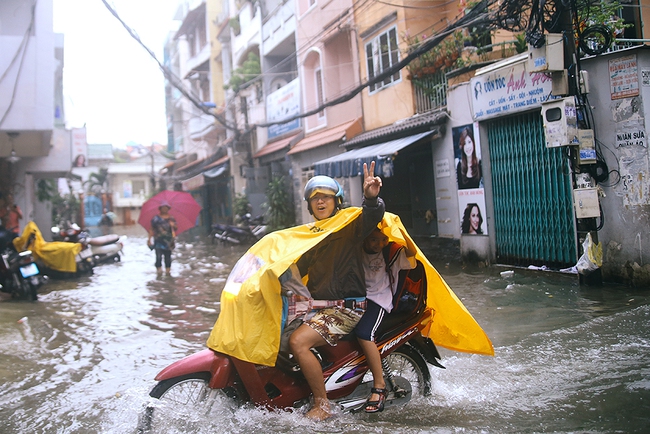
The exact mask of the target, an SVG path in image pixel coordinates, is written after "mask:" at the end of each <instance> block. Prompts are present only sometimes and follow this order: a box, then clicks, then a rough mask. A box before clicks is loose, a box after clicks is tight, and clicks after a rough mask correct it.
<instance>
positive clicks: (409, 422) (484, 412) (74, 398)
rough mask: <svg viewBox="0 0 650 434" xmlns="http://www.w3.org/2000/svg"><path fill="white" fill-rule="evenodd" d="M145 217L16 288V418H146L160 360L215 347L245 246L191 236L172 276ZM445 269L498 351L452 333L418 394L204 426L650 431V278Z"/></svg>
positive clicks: (1, 399)
mask: <svg viewBox="0 0 650 434" xmlns="http://www.w3.org/2000/svg"><path fill="white" fill-rule="evenodd" d="M115 229H116V231H117V232H119V231H120V229H121V228H119V227H116V228H115ZM131 232H132V233H131V234H130V236H129V238H128V240H127V244H126V246H125V256H124V257H123V260H122V262H120V263H116V264H109V265H102V266H99V267H97V268H95V273H94V275H92V276H89V277H85V278H79V279H76V280H67V281H50V282H49V283H48V284H47V286H46V287H44V288H42V290H41V295H40V298H39V301H38V302H35V303H31V302H18V301H11V300H6V298H5V299H3V301H0V421H2V422H1V424H0V432H2V433H27V432H29V433H32V432H33V433H115V434H118V433H119V434H122V433H133V432H135V428H136V425H137V419H138V416H139V414H140V413H141V411H142V408H143V405H144V404H145V403H146V402H147V394H148V391H149V390H150V389H151V387H152V386H153V385H154V380H153V378H154V376H155V375H156V373H157V372H158V371H159V370H160V369H162V368H163V367H165V366H167V365H168V364H170V363H171V362H173V361H176V360H178V359H180V358H182V357H184V356H186V355H188V354H190V353H192V352H195V351H197V350H201V349H203V348H204V344H205V340H206V339H207V337H208V334H209V332H210V329H211V327H212V325H213V324H214V321H215V320H216V317H217V315H218V312H219V294H220V292H221V288H222V286H223V283H224V282H225V278H226V277H227V275H228V273H229V271H230V268H231V266H232V265H233V264H234V262H235V260H236V259H237V258H238V257H239V256H240V255H241V254H242V253H243V251H244V249H243V248H241V247H237V248H232V247H223V246H221V245H211V244H209V243H206V242H205V241H204V240H203V239H191V240H186V242H180V243H179V246H178V249H177V252H176V256H175V258H174V264H173V266H172V276H171V277H157V276H156V274H155V268H154V266H153V261H154V258H153V253H152V252H150V251H149V249H147V247H146V246H145V238H144V232H142V231H141V230H137V229H131ZM439 269H440V271H441V273H442V274H443V276H444V277H445V278H446V280H447V282H448V283H449V284H450V286H451V287H452V288H453V289H454V291H455V292H456V294H457V295H458V296H459V298H461V299H462V300H463V302H464V303H465V305H466V306H467V308H468V310H469V311H470V312H471V313H472V314H473V315H474V317H475V318H476V319H477V321H478V322H479V323H480V324H481V325H482V326H483V328H484V329H485V331H486V332H487V333H488V335H489V336H490V338H491V339H492V342H493V343H494V346H495V350H496V356H495V357H486V356H478V355H471V354H463V353H456V352H452V351H448V350H445V349H442V348H441V349H440V351H441V354H442V356H443V360H442V363H443V365H445V366H446V369H445V370H442V369H438V368H431V371H432V375H433V391H432V394H431V396H429V397H426V398H421V399H419V400H417V401H413V402H411V403H409V404H408V405H407V406H406V407H403V408H397V409H395V408H393V409H388V410H386V411H384V412H383V413H379V414H375V415H365V414H361V415H359V414H357V415H350V414H343V415H338V416H337V417H335V418H333V419H330V420H329V421H326V422H323V423H314V422H310V421H308V420H306V419H305V418H303V417H302V416H300V415H299V414H296V413H287V412H278V413H271V412H268V411H265V410H259V409H251V408H242V409H239V410H237V411H235V413H234V414H233V415H232V417H229V418H227V419H224V418H214V420H206V424H205V429H202V430H201V432H206V433H208V432H233V433H250V432H274V433H285V432H286V433H289V432H291V433H293V432H299V433H302V432H304V433H310V432H315V431H317V432H336V433H351V432H373V433H459V432H460V433H478V432H481V433H484V432H487V433H489V432H495V433H497V432H498V433H521V432H524V433H538V432H544V433H546V432H559V433H564V432H589V433H611V432H625V433H629V432H647V427H648V426H650V412H649V411H648V409H650V366H649V364H648V360H650V291H649V290H648V289H634V290H633V289H630V288H625V287H613V286H606V287H602V288H583V287H580V286H578V285H577V284H576V283H575V279H568V278H559V277H557V276H554V275H550V274H542V273H536V274H534V275H533V274H529V273H525V272H523V271H520V270H515V273H514V275H513V276H509V277H508V276H506V277H504V276H501V274H500V273H499V271H502V270H482V271H473V272H466V271H462V270H460V269H454V268H453V267H452V268H446V267H445V266H444V264H442V265H441V266H440V268H439Z"/></svg>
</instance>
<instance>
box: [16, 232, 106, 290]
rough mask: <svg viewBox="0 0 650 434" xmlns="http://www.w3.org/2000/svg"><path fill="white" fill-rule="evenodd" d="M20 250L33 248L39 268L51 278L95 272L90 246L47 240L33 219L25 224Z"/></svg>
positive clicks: (63, 277) (17, 247) (18, 248)
mask: <svg viewBox="0 0 650 434" xmlns="http://www.w3.org/2000/svg"><path fill="white" fill-rule="evenodd" d="M16 242H19V244H20V245H16V249H17V250H18V251H21V252H22V251H26V250H31V251H32V253H33V255H34V258H35V259H36V262H37V263H38V267H39V269H40V270H41V271H42V272H43V274H45V275H47V276H49V277H50V278H57V279H66V278H70V277H78V276H82V275H86V274H92V273H93V267H94V261H93V257H92V250H91V249H90V246H86V245H84V244H82V243H72V242H69V243H68V242H47V241H45V240H44V239H43V235H42V234H41V231H40V229H39V228H38V226H37V225H36V223H34V222H33V221H30V222H28V223H27V225H26V226H25V229H24V230H23V234H22V235H21V236H20V238H19V240H16V241H14V244H15V243H16Z"/></svg>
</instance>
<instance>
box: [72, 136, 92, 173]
mask: <svg viewBox="0 0 650 434" xmlns="http://www.w3.org/2000/svg"><path fill="white" fill-rule="evenodd" d="M87 165H88V142H86V128H85V127H84V128H73V129H72V167H86V166H87Z"/></svg>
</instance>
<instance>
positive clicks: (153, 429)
mask: <svg viewBox="0 0 650 434" xmlns="http://www.w3.org/2000/svg"><path fill="white" fill-rule="evenodd" d="M209 381H210V374H209V373H208V372H197V373H193V374H188V375H182V376H180V377H175V378H170V379H168V380H163V381H161V382H159V383H158V384H157V385H156V386H155V387H154V388H153V389H152V390H151V392H150V393H149V396H151V397H152V398H155V400H151V402H150V403H149V404H148V405H147V407H146V408H145V410H144V413H143V414H142V416H141V418H140V423H139V426H138V433H141V434H145V433H161V432H196V431H198V430H199V429H200V428H202V427H203V428H205V426H206V424H209V423H210V422H212V421H217V420H225V421H228V420H230V417H231V416H232V412H233V411H234V409H235V404H236V401H235V400H234V399H233V398H231V397H229V396H227V395H226V393H225V392H224V391H223V390H221V389H210V388H209V387H208V382H209ZM228 414H230V416H228Z"/></svg>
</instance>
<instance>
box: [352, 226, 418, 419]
mask: <svg viewBox="0 0 650 434" xmlns="http://www.w3.org/2000/svg"><path fill="white" fill-rule="evenodd" d="M386 246H388V237H387V236H386V235H384V234H383V233H382V232H381V231H380V230H379V228H375V229H374V230H373V232H372V233H371V234H370V235H368V236H367V237H366V239H365V240H364V242H363V255H362V263H363V268H364V272H365V278H366V299H367V305H366V311H365V312H364V314H363V316H362V317H361V320H359V323H358V324H357V326H356V328H355V329H354V331H355V334H356V335H357V339H358V341H359V345H360V346H361V349H362V350H363V352H364V354H365V356H366V360H367V362H368V367H369V368H370V372H372V377H373V387H372V389H371V392H372V394H371V395H370V397H369V398H368V401H367V402H366V407H365V411H366V413H377V412H380V411H383V410H384V401H385V400H386V382H385V381H384V374H383V371H382V367H381V356H380V355H379V349H378V348H377V345H376V344H375V333H376V332H377V329H378V328H379V325H380V324H381V321H382V320H383V318H384V315H385V314H386V313H387V312H388V313H390V311H391V310H392V309H393V294H394V292H395V289H396V288H395V286H396V285H397V281H398V277H399V272H400V270H410V269H412V268H415V265H416V263H415V252H410V251H407V250H406V248H405V247H402V246H399V250H398V251H397V253H396V254H394V255H389V264H388V266H387V264H386V261H385V259H384V254H383V249H384V248H385V247H386ZM391 250H392V249H391Z"/></svg>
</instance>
